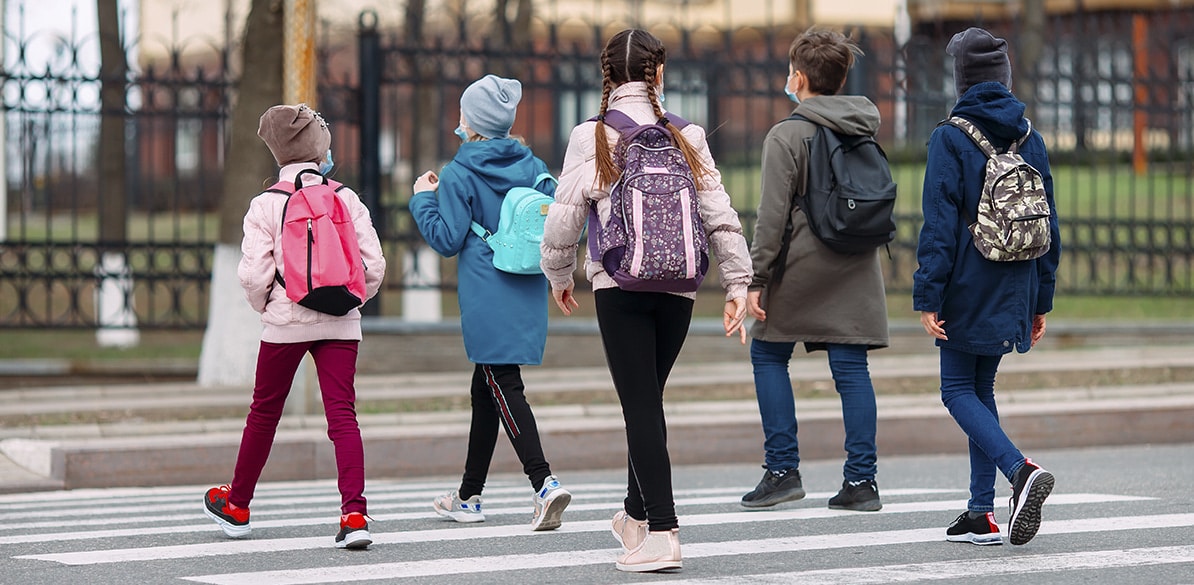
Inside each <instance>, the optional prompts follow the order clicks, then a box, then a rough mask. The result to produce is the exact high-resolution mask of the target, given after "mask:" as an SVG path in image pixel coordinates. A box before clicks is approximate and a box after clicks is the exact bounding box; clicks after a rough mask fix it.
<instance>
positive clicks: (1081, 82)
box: [0, 8, 1194, 328]
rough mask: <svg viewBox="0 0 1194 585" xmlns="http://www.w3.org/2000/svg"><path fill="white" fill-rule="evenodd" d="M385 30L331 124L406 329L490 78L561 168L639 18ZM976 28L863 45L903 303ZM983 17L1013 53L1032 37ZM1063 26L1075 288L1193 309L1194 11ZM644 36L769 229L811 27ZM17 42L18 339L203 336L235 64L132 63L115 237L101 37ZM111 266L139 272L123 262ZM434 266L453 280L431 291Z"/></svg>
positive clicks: (347, 58)
mask: <svg viewBox="0 0 1194 585" xmlns="http://www.w3.org/2000/svg"><path fill="white" fill-rule="evenodd" d="M367 16H368V15H364V16H363V17H362V19H361V22H360V27H359V29H358V30H357V31H356V32H355V34H354V35H352V36H351V37H346V36H337V35H332V34H330V33H327V32H326V31H325V34H323V35H322V36H323V39H322V42H321V45H320V49H319V60H320V73H321V76H320V77H321V81H320V87H319V108H320V110H321V111H322V112H323V113H324V115H325V116H326V117H327V118H328V119H329V121H330V122H332V129H333V133H334V135H333V146H334V149H335V153H336V161H337V163H338V169H339V170H337V177H336V178H337V179H338V180H341V181H343V182H346V183H348V184H352V185H359V186H361V189H359V190H360V191H361V192H362V193H363V195H364V196H365V197H366V199H367V201H369V202H370V204H371V205H372V206H373V208H374V209H373V213H374V216H375V218H376V221H377V223H378V225H379V227H380V228H381V232H382V236H383V242H384V244H385V246H386V254H387V257H388V258H389V259H390V263H391V266H392V270H391V272H390V276H389V277H388V278H387V282H386V288H385V293H384V294H383V297H382V299H381V302H380V310H381V312H382V313H383V314H398V313H399V312H400V310H401V303H402V293H403V291H406V290H408V289H410V288H412V287H413V288H423V289H440V290H445V291H449V292H450V291H451V290H452V289H453V288H454V286H455V283H454V269H453V264H452V261H451V260H438V259H435V258H434V256H433V255H432V256H429V255H427V254H426V253H420V249H422V248H423V246H422V244H421V239H420V238H419V236H418V234H417V232H416V231H415V230H414V228H413V223H412V222H411V220H410V218H409V214H407V212H406V208H405V202H406V201H407V199H408V198H409V196H410V185H411V183H412V182H413V178H414V177H415V176H417V175H418V174H419V173H421V172H422V171H423V170H426V169H428V168H438V166H439V165H442V164H443V163H445V162H446V161H447V160H450V158H451V156H452V155H453V153H454V151H455V147H456V145H457V144H458V140H457V139H456V138H455V137H454V136H453V134H452V129H453V128H454V127H455V126H456V124H457V121H458V109H457V103H458V99H459V95H460V93H461V91H463V89H464V88H465V87H466V86H467V85H468V84H469V83H470V82H472V81H473V80H475V79H477V78H478V77H480V76H481V75H483V74H485V73H491V72H492V73H500V74H505V75H513V76H517V77H518V78H519V79H520V80H521V81H522V82H523V85H524V97H523V102H522V104H521V106H520V108H519V115H518V120H517V123H516V125H515V129H514V130H515V133H516V134H519V135H521V136H522V137H523V138H524V139H525V140H526V141H527V142H528V144H530V145H531V146H532V148H533V149H534V150H535V152H536V154H537V155H538V156H539V157H540V158H542V159H543V160H545V161H547V163H548V164H549V166H551V167H553V168H555V169H557V170H558V167H559V164H560V163H561V162H562V160H563V150H564V147H565V145H566V143H567V138H568V133H569V132H570V130H571V128H572V127H573V126H574V125H575V124H576V123H578V122H579V121H581V120H583V119H585V118H587V117H589V116H591V115H592V114H594V113H595V111H596V108H597V104H598V100H599V97H600V84H601V80H600V74H599V69H598V66H597V63H598V59H597V55H598V53H599V51H600V49H601V46H602V45H603V43H604V41H605V39H606V38H608V37H609V36H610V35H612V34H613V33H614V32H616V30H617V29H618V28H620V26H618V27H612V26H609V25H605V24H600V23H582V22H579V21H576V20H570V21H566V22H549V21H543V20H536V21H534V22H533V26H532V29H531V31H532V32H533V34H532V35H531V36H530V39H531V40H530V41H529V43H527V44H522V45H520V44H517V43H507V42H502V41H498V40H495V39H498V38H500V36H498V35H489V34H484V33H478V32H477V31H485V30H488V29H487V28H486V27H488V26H490V24H489V23H488V22H487V20H486V19H485V18H482V17H480V16H476V15H472V16H470V15H464V16H461V17H460V18H459V20H456V21H453V22H451V23H450V26H445V27H444V28H443V29H442V30H438V29H433V28H430V27H429V28H428V29H426V30H424V31H423V32H422V33H421V36H412V35H410V34H408V33H409V31H407V32H399V31H384V30H379V29H377V28H375V27H374V26H373V23H374V22H375V20H374V19H371V18H368V17H367ZM970 24H973V23H953V22H935V23H927V24H923V25H919V26H917V27H915V28H914V29H913V31H912V34H911V35H910V36H909V37H908V38H907V39H899V40H897V39H896V38H895V36H894V33H893V32H892V31H885V30H869V29H857V30H853V31H851V32H852V35H853V36H854V37H855V38H856V39H858V40H859V42H860V44H861V45H862V47H863V49H864V51H865V52H866V56H865V57H864V58H863V59H862V60H861V61H860V63H859V65H858V67H857V68H856V69H855V71H854V72H853V73H852V74H851V77H850V79H849V81H848V85H847V91H848V92H850V93H859V94H864V95H867V96H869V97H871V98H872V99H873V100H874V101H875V102H876V104H877V105H878V106H879V108H880V111H881V112H882V115H883V120H884V122H883V126H882V130H881V134H880V141H881V143H883V145H884V147H885V148H886V149H887V151H888V153H889V155H890V157H891V160H892V165H893V171H894V174H895V176H896V181H897V183H899V186H900V196H899V201H900V203H899V205H900V207H899V232H898V238H897V240H896V242H895V243H894V244H893V245H892V246H891V250H890V252H891V254H890V257H889V258H888V259H886V262H887V265H886V266H885V273H886V275H887V278H888V290H889V292H891V293H904V292H907V291H908V290H909V289H910V286H911V275H912V273H913V271H914V270H915V267H916V262H915V257H914V252H915V246H916V237H917V233H918V231H919V225H920V207H919V206H920V196H919V194H920V183H921V181H922V174H923V169H924V152H925V142H926V140H927V138H928V135H929V133H930V132H931V131H932V128H933V127H934V126H935V124H936V123H937V122H938V121H939V120H941V119H942V118H944V117H946V115H947V114H948V111H949V108H950V106H951V105H952V103H953V101H954V99H955V96H954V94H953V89H952V70H951V68H950V67H951V65H950V63H949V62H948V57H946V56H945V54H944V47H945V44H946V41H947V40H948V38H949V36H950V35H951V34H952V33H953V32H956V31H957V30H961V29H962V28H964V27H965V26H969V25H970ZM983 24H985V25H986V26H988V27H989V28H991V29H992V30H993V31H994V32H996V33H997V34H1001V35H1003V36H1006V37H1007V38H1008V39H1009V41H1010V43H1011V46H1012V47H1013V53H1015V51H1016V50H1017V49H1016V48H1017V47H1018V46H1019V45H1020V44H1021V40H1022V38H1021V37H1022V36H1023V33H1022V31H1021V29H1022V27H1021V26H1020V25H1019V23H1016V22H1010V23H983ZM1046 25H1047V28H1048V30H1049V35H1047V38H1045V39H1044V41H1045V42H1044V43H1043V45H1042V48H1041V50H1040V54H1039V55H1038V56H1037V57H1036V58H1034V59H1033V60H1032V61H1030V62H1028V63H1025V64H1022V65H1017V67H1016V70H1015V74H1016V76H1015V79H1016V81H1015V89H1016V90H1017V93H1018V95H1020V96H1021V98H1022V99H1025V101H1026V102H1028V103H1029V106H1030V115H1031V116H1032V117H1033V118H1034V122H1035V126H1036V127H1037V128H1038V129H1040V130H1041V131H1042V133H1044V135H1045V136H1046V142H1047V144H1049V145H1050V149H1051V157H1052V161H1053V162H1052V165H1053V174H1054V177H1055V180H1056V192H1057V200H1058V208H1059V214H1060V215H1061V224H1062V230H1063V232H1062V237H1063V242H1064V246H1065V253H1064V255H1063V267H1062V273H1061V274H1060V275H1059V290H1060V291H1061V292H1064V293H1071V294H1100V295H1106V294H1112V295H1170V296H1191V295H1194V275H1192V273H1194V244H1192V241H1191V240H1192V238H1191V232H1192V231H1194V162H1191V160H1192V157H1191V156H1190V155H1191V152H1192V151H1194V137H1192V134H1191V133H1192V132H1194V130H1192V128H1194V114H1192V113H1191V111H1192V105H1191V104H1192V103H1194V73H1192V69H1194V45H1192V44H1191V40H1189V35H1188V34H1187V32H1186V31H1189V30H1194V10H1192V9H1189V8H1186V9H1181V8H1173V9H1163V10H1160V11H1157V12H1152V13H1105V12H1104V13H1090V14H1087V13H1082V12H1080V11H1079V12H1075V13H1071V14H1059V15H1054V16H1051V17H1050V20H1049V21H1048V22H1047V23H1046ZM644 26H645V28H648V29H650V30H652V31H653V32H655V33H656V34H657V35H658V36H660V37H661V38H662V39H663V40H664V42H665V44H666V45H667V46H668V51H669V53H668V55H669V57H668V66H667V71H666V77H665V86H666V87H665V93H666V96H667V101H666V106H667V107H668V109H670V110H673V111H676V112H678V113H680V114H681V115H683V116H685V117H687V118H689V119H691V120H692V121H694V122H696V123H699V124H702V125H704V126H705V127H706V128H707V129H708V132H709V141H710V146H711V148H712V150H713V154H714V157H715V159H716V160H717V162H718V166H719V169H720V170H721V172H722V176H723V180H724V182H725V184H726V187H727V190H728V191H729V192H730V193H731V195H732V197H733V198H734V202H735V205H736V207H737V208H738V210H739V212H740V214H741V216H742V219H743V224H744V226H745V227H746V228H747V232H748V237H749V236H750V226H751V225H752V224H753V217H754V212H755V208H756V206H757V202H758V198H757V197H758V194H757V190H758V188H757V186H758V160H759V150H760V145H761V142H762V138H763V136H764V135H765V133H766V132H767V130H768V128H770V126H771V125H772V124H773V123H774V122H775V121H776V120H779V119H781V118H783V117H784V116H785V115H786V114H787V113H788V106H789V104H788V102H787V100H786V98H785V97H784V96H783V94H782V89H781V88H782V84H783V82H784V78H785V76H786V73H787V47H788V44H789V43H790V42H791V40H792V38H793V37H794V36H795V35H796V34H798V32H799V30H798V29H797V28H795V27H793V26H788V25H776V26H767V27H759V28H756V29H742V28H737V29H734V30H725V31H718V30H712V29H709V28H700V29H692V30H689V29H685V28H682V27H676V26H673V25H667V24H661V25H658V26H653V25H651V24H650V23H645V24H644ZM1125 27H1127V28H1125ZM1141 29H1143V31H1144V34H1143V35H1141V34H1140V33H1141ZM15 38H16V37H14V36H12V35H10V36H8V37H7V39H8V40H7V43H8V44H7V45H6V50H5V53H4V67H3V70H2V71H0V95H2V98H3V105H4V115H3V116H2V117H0V120H2V122H3V124H4V128H3V129H2V132H0V135H3V136H4V141H5V149H6V154H7V156H6V157H4V158H5V161H6V162H7V168H5V170H4V173H3V176H4V177H5V179H6V186H7V199H6V200H7V210H6V214H5V224H4V227H5V232H4V238H3V242H2V243H0V327H4V328H15V327H30V326H36V327H88V328H90V327H95V326H96V325H97V323H98V322H99V317H98V315H99V314H101V313H102V312H104V311H105V309H104V307H100V306H97V305H98V302H99V301H98V299H99V298H100V296H99V295H97V294H96V291H97V289H98V288H99V287H100V286H101V285H103V284H105V283H109V282H110V280H111V279H113V278H117V279H119V280H118V282H119V283H121V286H123V287H125V290H126V295H125V297H124V303H123V304H124V308H126V309H127V310H128V311H129V312H130V313H131V314H132V315H133V317H134V318H135V320H136V322H137V324H138V326H140V327H143V328H199V327H203V326H204V324H205V322H206V313H207V310H208V302H209V301H208V283H209V280H210V270H211V269H210V266H211V253H212V249H213V246H214V243H215V240H216V236H217V234H218V229H217V228H218V226H217V225H216V221H217V219H216V216H217V214H216V213H215V212H216V209H215V206H216V205H217V204H218V202H219V200H220V197H219V193H218V191H219V189H220V181H219V173H220V169H221V168H222V161H223V156H224V144H225V125H226V124H227V122H228V119H229V117H228V111H229V104H230V103H231V99H230V97H231V96H230V93H231V88H232V87H233V86H234V83H233V81H234V80H233V79H231V78H230V75H229V74H228V67H227V63H229V55H228V54H227V53H226V52H224V51H223V50H218V49H214V48H208V49H205V50H200V51H196V50H194V49H195V47H172V48H170V50H169V51H167V54H168V55H169V58H168V59H166V60H165V61H164V63H165V65H164V66H154V67H144V68H137V67H134V68H133V69H132V70H131V72H130V73H129V75H128V90H127V95H128V97H129V99H128V107H127V109H126V111H124V112H122V113H121V114H122V115H123V119H124V128H125V136H126V137H127V138H128V142H127V147H126V149H125V160H126V164H127V166H126V168H127V169H128V171H127V173H126V190H127V198H128V201H127V203H128V210H129V213H128V225H127V237H126V238H125V240H124V241H104V240H103V238H101V236H100V229H99V219H98V216H99V207H100V203H101V201H100V195H99V193H100V189H99V185H97V182H98V173H97V170H96V168H97V165H96V164H95V163H94V161H95V159H96V156H95V154H96V153H97V152H98V150H99V149H102V148H104V145H103V144H100V143H99V142H98V134H99V132H98V128H99V126H100V119H101V117H102V114H103V112H101V111H100V108H99V106H98V99H97V98H96V96H97V95H98V93H99V88H100V85H101V80H100V79H99V76H98V72H97V70H95V69H94V67H91V66H88V65H87V64H86V60H85V59H83V58H81V55H83V54H85V53H86V52H87V51H89V50H90V48H89V44H93V43H94V40H93V39H62V38H57V37H56V38H54V39H52V41H53V43H52V44H54V50H55V51H56V54H57V55H58V57H57V58H56V59H51V60H50V61H49V62H48V63H46V64H45V65H44V66H34V65H33V64H31V63H29V62H27V60H26V59H27V58H28V55H31V54H33V53H34V51H33V50H32V49H33V48H34V47H35V46H36V45H37V44H38V43H44V42H46V39H43V38H38V37H37V36H36V35H33V36H30V37H29V38H26V39H20V40H14V39H15ZM137 49H138V48H137V47H130V53H135V52H136V51H137ZM131 61H133V62H134V63H135V60H133V59H131ZM371 100H373V101H371ZM367 103H369V104H372V105H371V106H370V107H364V108H363V107H362V104H367ZM107 113H108V114H111V112H107ZM374 113H375V115H374ZM362 129H363V130H364V131H362ZM265 179H266V178H264V177H263V180H265ZM247 196H248V195H247ZM112 255H115V256H117V257H119V258H120V260H121V262H120V264H122V265H123V267H122V269H121V270H119V271H118V273H112V271H111V270H108V269H105V268H104V259H105V258H106V257H110V256H112ZM428 262H431V263H434V264H435V267H434V268H436V269H437V270H433V271H431V273H432V274H434V273H436V272H438V274H439V275H441V276H438V277H433V278H431V279H430V280H428V279H427V278H426V275H427V271H426V270H425V269H426V268H427V266H426V264H427V263H428ZM420 263H423V264H424V266H420V265H419V264H420Z"/></svg>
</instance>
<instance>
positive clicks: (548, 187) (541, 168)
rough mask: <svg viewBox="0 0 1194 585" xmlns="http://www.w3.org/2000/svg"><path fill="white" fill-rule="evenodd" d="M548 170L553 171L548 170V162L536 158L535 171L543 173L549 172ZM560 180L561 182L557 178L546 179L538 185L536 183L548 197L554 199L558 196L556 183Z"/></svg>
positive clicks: (540, 190)
mask: <svg viewBox="0 0 1194 585" xmlns="http://www.w3.org/2000/svg"><path fill="white" fill-rule="evenodd" d="M548 172H551V171H549V170H548V168H547V163H545V162H543V161H542V160H540V159H538V158H536V159H535V173H537V174H540V175H542V174H543V173H548ZM553 177H554V175H553ZM558 182H559V181H558V180H555V181H547V180H544V181H543V182H541V183H539V184H538V185H535V187H536V188H537V189H539V192H540V193H542V194H544V195H547V196H548V197H551V198H552V199H555V198H556V184H557V183H558Z"/></svg>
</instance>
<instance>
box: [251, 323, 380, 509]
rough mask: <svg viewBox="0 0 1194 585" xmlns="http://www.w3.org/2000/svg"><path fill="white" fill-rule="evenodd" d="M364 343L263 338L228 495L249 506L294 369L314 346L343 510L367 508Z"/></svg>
mask: <svg viewBox="0 0 1194 585" xmlns="http://www.w3.org/2000/svg"><path fill="white" fill-rule="evenodd" d="M359 343H360V342H357V341H343V340H321V341H304V342H301V343H268V342H265V341H263V342H261V350H260V353H259V354H258V356H257V381H256V384H255V385H254V386H253V404H252V405H251V406H250V407H249V416H248V418H247V419H245V432H244V434H243V435H241V440H240V453H239V454H237V456H236V470H235V472H234V474H233V476H232V489H231V493H229V494H228V501H230V502H232V503H233V504H234V505H236V506H239V507H241V508H247V507H249V502H250V501H251V500H252V499H253V491H254V490H255V489H256V488H257V480H258V479H260V477H261V470H262V468H264V467H265V462H266V460H267V459H269V452H270V448H271V447H273V444H274V433H275V432H276V431H277V430H278V420H280V419H281V418H282V409H283V407H284V406H285V404H286V395H287V394H289V393H290V385H291V383H293V382H294V374H295V372H296V371H297V370H298V366H299V363H300V362H301V361H302V359H303V356H304V355H306V353H307V352H308V351H309V352H311V357H313V358H315V372H316V374H317V375H318V377H319V392H320V394H322V395H323V410H324V413H325V414H326V415H327V420H328V438H329V439H331V440H332V445H333V446H334V448H335V451H336V475H337V476H338V478H339V488H340V513H341V514H348V513H351V512H360V513H361V514H365V513H366V511H365V495H364V492H365V448H364V445H363V444H362V442H361V428H360V427H359V426H357V413H356V388H354V387H353V378H354V377H355V376H356V370H357V346H358V344H359Z"/></svg>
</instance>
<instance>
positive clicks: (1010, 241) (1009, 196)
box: [946, 116, 1050, 262]
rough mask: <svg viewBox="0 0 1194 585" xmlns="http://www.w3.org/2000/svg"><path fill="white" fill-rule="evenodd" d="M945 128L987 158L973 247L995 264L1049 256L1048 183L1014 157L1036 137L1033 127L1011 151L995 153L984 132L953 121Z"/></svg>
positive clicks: (973, 223) (963, 121)
mask: <svg viewBox="0 0 1194 585" xmlns="http://www.w3.org/2000/svg"><path fill="white" fill-rule="evenodd" d="M946 123H947V124H950V125H953V126H957V127H958V128H960V129H961V130H962V131H963V132H965V133H966V135H967V136H969V137H970V139H971V140H973V141H974V143H975V144H977V145H978V147H979V149H980V150H982V151H983V154H985V155H987V167H986V177H985V178H984V180H983V192H982V194H981V195H980V196H979V199H978V215H977V216H976V217H974V218H973V220H971V222H970V226H969V227H970V233H971V235H973V236H974V246H975V247H976V248H978V251H979V252H980V253H982V255H983V257H984V258H986V259H987V260H992V261H995V262H1014V261H1017V260H1032V259H1033V258H1039V257H1040V256H1042V255H1044V254H1045V252H1048V251H1049V215H1050V213H1049V200H1048V198H1047V197H1046V195H1045V181H1044V179H1043V178H1042V177H1041V173H1040V171H1038V170H1036V169H1035V168H1033V166H1032V165H1030V164H1028V163H1027V162H1026V161H1025V160H1024V158H1023V157H1022V156H1020V153H1018V152H1016V149H1018V148H1019V147H1020V146H1021V145H1022V144H1023V143H1024V141H1025V140H1027V139H1028V137H1029V136H1030V135H1031V134H1032V123H1031V122H1029V124H1028V133H1026V134H1025V135H1024V136H1023V137H1022V138H1020V139H1019V140H1017V141H1015V142H1013V143H1012V144H1011V145H1010V146H1008V149H1007V152H996V151H995V147H994V146H993V145H992V144H991V141H990V140H987V137H986V136H985V135H983V133H982V131H981V130H979V129H978V127H976V126H975V125H974V124H973V123H972V122H970V121H969V120H967V119H965V118H960V117H958V116H954V117H952V118H950V119H949V120H947V121H946ZM966 215H967V216H969V213H967V214H966ZM967 219H971V218H970V217H967Z"/></svg>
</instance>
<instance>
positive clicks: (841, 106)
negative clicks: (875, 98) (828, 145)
mask: <svg viewBox="0 0 1194 585" xmlns="http://www.w3.org/2000/svg"><path fill="white" fill-rule="evenodd" d="M792 113H794V114H800V115H801V116H804V117H805V118H808V119H809V120H812V121H813V122H816V123H817V124H820V125H822V126H825V127H827V128H829V129H830V130H833V131H835V132H837V133H838V134H844V135H846V136H874V135H875V132H878V131H879V108H877V107H875V104H874V103H872V102H871V100H869V99H867V98H865V97H863V96H860V95H819V96H813V97H810V98H808V99H806V100H804V101H802V102H800V104H799V105H797V106H796V109H795V110H794V111H793V112H792Z"/></svg>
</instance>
